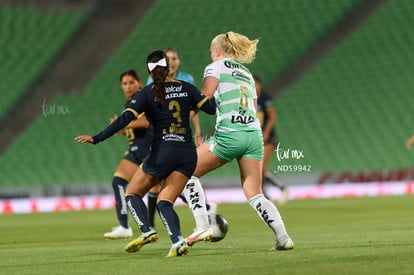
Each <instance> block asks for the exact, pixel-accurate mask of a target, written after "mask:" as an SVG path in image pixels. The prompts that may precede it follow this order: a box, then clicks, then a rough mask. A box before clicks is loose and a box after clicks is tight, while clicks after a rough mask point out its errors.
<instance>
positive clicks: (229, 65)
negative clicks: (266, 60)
mask: <svg viewBox="0 0 414 275" xmlns="http://www.w3.org/2000/svg"><path fill="white" fill-rule="evenodd" d="M206 77H215V78H217V79H218V80H219V85H218V87H217V90H216V92H215V93H214V98H215V100H216V103H217V109H218V111H217V120H216V131H218V132H235V131H261V128H260V122H259V120H258V119H257V117H256V108H255V106H254V100H255V99H256V98H257V94H256V89H255V86H254V80H253V77H252V75H251V73H250V71H249V70H248V69H247V68H246V67H245V66H243V65H242V64H240V63H238V62H235V61H233V60H230V59H223V60H219V61H216V62H214V63H211V64H210V65H208V66H207V67H206V68H205V70H204V78H206Z"/></svg>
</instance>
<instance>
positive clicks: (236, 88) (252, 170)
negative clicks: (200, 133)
mask: <svg viewBox="0 0 414 275" xmlns="http://www.w3.org/2000/svg"><path fill="white" fill-rule="evenodd" d="M258 42H259V41H258V39H255V40H250V39H249V38H247V37H246V36H244V35H241V34H238V33H235V32H231V31H230V32H227V33H223V34H219V35H217V36H216V37H215V38H214V39H213V40H212V42H211V45H210V54H211V60H212V61H213V63H211V64H210V65H208V66H207V67H206V68H205V70H204V83H203V88H202V93H203V94H204V95H206V96H207V97H209V98H214V99H215V101H216V104H217V120H216V126H215V128H216V130H215V133H214V135H213V136H212V137H211V138H210V139H209V140H208V141H207V142H206V143H204V144H202V145H201V146H199V147H198V148H197V155H198V162H197V167H196V170H195V172H194V174H193V177H192V178H191V179H190V180H189V181H188V183H187V185H186V187H185V188H184V194H185V196H186V199H187V202H188V205H189V207H190V209H192V211H193V214H194V217H195V220H196V230H195V231H194V232H193V234H191V235H190V236H189V237H187V239H186V240H187V243H188V244H189V245H192V244H194V243H196V242H198V241H201V240H205V241H208V240H211V238H212V231H211V230H210V229H209V224H208V217H207V211H206V208H205V204H204V201H205V200H204V197H203V196H204V193H203V190H202V187H201V184H200V182H199V181H198V179H197V178H198V177H201V176H203V175H205V174H206V173H208V172H210V171H212V170H214V169H216V168H218V167H220V166H222V165H224V164H226V163H228V162H230V161H232V160H233V159H236V161H237V163H238V166H239V170H240V180H241V185H242V187H243V192H244V195H245V197H246V199H247V201H248V202H249V204H250V205H251V206H252V207H253V209H255V211H256V212H257V214H258V215H259V216H260V218H261V219H262V220H263V221H264V222H265V223H266V224H267V225H268V226H269V227H270V228H271V229H272V230H273V232H274V234H275V237H276V244H275V245H274V246H273V247H272V249H273V250H288V249H293V247H294V244H293V241H292V239H291V238H290V237H289V235H288V233H287V232H286V228H285V225H284V223H283V220H282V218H281V215H280V214H279V211H278V210H277V208H276V206H275V205H274V204H273V203H272V202H270V201H269V200H268V199H266V197H265V196H264V195H263V192H262V166H263V136H262V131H261V128H260V123H259V121H258V119H257V117H256V104H257V95H256V91H255V84H254V79H253V76H252V74H251V73H250V71H249V70H248V69H247V67H245V66H244V65H243V63H251V62H252V61H253V59H254V57H255V54H256V46H257V43H258Z"/></svg>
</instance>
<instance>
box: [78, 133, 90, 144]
mask: <svg viewBox="0 0 414 275" xmlns="http://www.w3.org/2000/svg"><path fill="white" fill-rule="evenodd" d="M75 141H77V142H79V143H85V142H89V143H93V137H91V136H88V135H82V136H77V137H75Z"/></svg>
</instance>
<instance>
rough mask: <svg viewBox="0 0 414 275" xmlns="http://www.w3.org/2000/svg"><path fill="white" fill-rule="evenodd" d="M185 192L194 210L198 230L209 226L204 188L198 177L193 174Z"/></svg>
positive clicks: (190, 206)
mask: <svg viewBox="0 0 414 275" xmlns="http://www.w3.org/2000/svg"><path fill="white" fill-rule="evenodd" d="M183 194H184V196H185V199H186V200H187V204H188V207H189V208H190V210H191V211H192V212H193V215H194V219H195V222H196V229H197V230H205V229H207V228H209V223H208V214H207V207H206V199H205V196H204V190H203V187H202V186H201V183H200V181H199V180H198V178H197V177H194V176H192V177H191V178H190V179H189V180H188V181H187V184H186V185H185V187H184V190H183Z"/></svg>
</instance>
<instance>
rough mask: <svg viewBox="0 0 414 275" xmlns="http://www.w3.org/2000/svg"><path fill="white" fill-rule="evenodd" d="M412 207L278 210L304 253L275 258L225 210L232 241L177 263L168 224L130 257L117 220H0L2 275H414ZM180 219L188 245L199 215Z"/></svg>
mask: <svg viewBox="0 0 414 275" xmlns="http://www.w3.org/2000/svg"><path fill="white" fill-rule="evenodd" d="M413 205H414V196H397V197H377V198H349V199H329V200H328V199H325V200H300V201H290V202H289V203H288V204H287V205H286V206H284V207H280V208H279V210H280V212H281V214H282V216H283V218H284V221H285V224H286V226H287V229H288V232H289V234H290V236H291V237H292V239H293V240H294V242H295V245H296V246H295V249H294V250H292V251H278V252H271V251H269V248H270V247H271V246H272V245H273V244H274V241H275V240H274V238H273V234H272V232H271V231H270V229H269V228H267V226H265V225H264V223H263V222H262V221H261V220H260V219H259V217H258V216H257V214H256V212H255V211H253V209H251V207H250V206H249V205H248V204H247V203H245V204H222V205H220V206H219V209H218V210H219V211H218V212H219V213H221V214H222V215H223V216H224V217H225V218H226V219H227V221H228V222H229V233H228V235H227V237H226V238H225V239H224V240H222V241H221V242H217V243H198V244H196V245H194V246H193V247H192V248H191V249H190V251H189V254H188V255H187V256H183V257H177V258H165V256H166V255H167V253H168V251H169V248H170V245H171V243H170V240H169V237H168V236H167V233H166V231H165V230H164V228H163V226H162V225H161V223H160V220H159V217H157V229H158V231H159V235H160V239H159V241H158V242H157V243H154V244H148V245H146V246H144V247H143V248H142V249H141V251H140V252H137V253H133V254H129V253H126V252H125V251H124V247H125V245H126V244H127V243H128V241H127V240H119V241H108V240H105V239H103V237H102V235H103V233H104V232H106V231H109V230H110V228H111V227H112V226H114V225H116V216H115V212H114V211H113V210H105V211H79V212H60V213H38V214H17V215H0V273H2V274H3V273H4V274H82V273H84V274H255V275H258V274H335V275H338V274H414V265H413V264H412V262H413V260H412V259H413V256H414V218H413V214H414V211H413ZM176 210H177V212H178V214H179V216H180V219H181V226H182V231H183V234H184V235H188V234H189V233H191V232H192V229H193V227H194V222H193V218H192V215H191V212H190V211H189V210H188V208H187V207H186V206H177V207H176ZM130 221H131V224H132V226H133V229H134V236H135V237H136V236H138V235H139V233H140V232H139V230H138V228H137V226H136V225H135V224H133V222H132V220H131V219H130Z"/></svg>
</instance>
